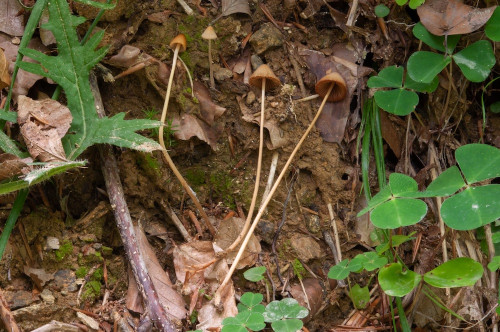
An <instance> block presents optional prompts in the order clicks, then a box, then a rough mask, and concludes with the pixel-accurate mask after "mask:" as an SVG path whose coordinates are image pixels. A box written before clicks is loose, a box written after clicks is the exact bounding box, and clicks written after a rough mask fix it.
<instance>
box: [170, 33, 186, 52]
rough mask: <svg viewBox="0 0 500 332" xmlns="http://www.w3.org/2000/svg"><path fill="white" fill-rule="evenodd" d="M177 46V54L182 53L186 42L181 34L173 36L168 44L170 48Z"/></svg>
mask: <svg viewBox="0 0 500 332" xmlns="http://www.w3.org/2000/svg"><path fill="white" fill-rule="evenodd" d="M177 45H179V46H180V48H179V52H184V51H185V50H186V47H187V40H186V36H184V35H183V34H182V33H180V34H178V35H177V36H175V38H174V39H172V41H171V42H170V47H171V48H176V47H177Z"/></svg>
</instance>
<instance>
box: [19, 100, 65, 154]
mask: <svg viewBox="0 0 500 332" xmlns="http://www.w3.org/2000/svg"><path fill="white" fill-rule="evenodd" d="M72 119H73V117H72V116H71V112H70V110H69V109H68V108H67V107H66V106H64V105H62V104H61V103H59V102H58V101H56V100H52V99H45V100H33V99H31V98H29V97H26V96H19V99H18V112H17V122H18V123H19V126H20V129H21V134H22V135H23V138H24V142H25V143H26V146H27V147H28V151H29V153H30V155H31V156H32V157H33V159H37V158H38V159H39V160H41V161H45V162H48V161H56V160H58V161H61V160H66V155H65V153H64V148H63V146H62V142H61V138H62V137H64V135H65V134H66V132H67V131H68V129H69V127H70V125H71V120H72Z"/></svg>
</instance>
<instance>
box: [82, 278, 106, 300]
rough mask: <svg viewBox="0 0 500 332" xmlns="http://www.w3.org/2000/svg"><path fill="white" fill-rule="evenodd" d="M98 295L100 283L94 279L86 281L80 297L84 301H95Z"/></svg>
mask: <svg viewBox="0 0 500 332" xmlns="http://www.w3.org/2000/svg"><path fill="white" fill-rule="evenodd" d="M99 296H101V283H100V282H99V281H96V280H91V281H89V282H87V283H86V284H85V289H84V291H83V294H82V299H83V300H86V301H95V300H96V299H98V298H99Z"/></svg>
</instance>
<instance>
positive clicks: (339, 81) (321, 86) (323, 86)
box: [214, 73, 347, 306]
mask: <svg viewBox="0 0 500 332" xmlns="http://www.w3.org/2000/svg"><path fill="white" fill-rule="evenodd" d="M264 82H265V81H264ZM263 85H265V83H263ZM315 90H316V93H317V94H319V95H320V96H322V97H323V102H322V103H321V106H320V107H319V109H318V112H317V113H316V116H315V117H314V119H313V120H312V121H311V124H310V125H309V127H307V129H306V132H305V133H304V135H302V137H301V138H300V140H299V143H297V145H296V146H295V148H294V149H293V151H292V153H291V154H290V157H288V160H287V161H286V163H285V166H284V167H283V169H282V170H281V173H280V175H279V176H278V178H277V179H276V182H275V183H274V185H273V187H272V188H271V190H270V191H269V194H268V195H267V197H266V198H265V200H264V201H263V202H262V204H261V206H260V208H259V211H258V212H257V215H256V216H255V219H254V220H253V222H252V225H251V226H250V229H249V230H248V232H247V234H246V236H245V239H244V240H243V243H242V244H241V247H240V249H239V250H238V253H237V254H236V257H235V258H234V261H233V263H232V265H231V268H230V269H229V272H228V273H227V274H226V277H225V278H224V280H223V281H222V283H221V284H220V286H219V288H218V289H217V291H216V292H215V297H214V304H215V306H218V305H220V302H221V296H222V292H223V291H224V288H225V287H226V285H227V283H228V282H229V280H230V279H231V276H232V275H233V273H234V270H235V269H236V266H238V263H239V261H240V259H241V256H242V255H243V252H244V251H245V248H246V246H247V244H248V241H249V240H250V237H251V236H252V234H253V232H254V231H255V228H256V227H257V224H258V223H259V220H260V218H261V217H262V215H263V214H264V211H265V210H266V208H267V205H268V204H269V202H270V201H271V198H272V197H273V195H274V193H275V192H276V189H277V188H278V186H279V184H280V182H281V180H282V179H283V176H284V175H285V173H286V172H287V170H288V167H289V166H290V164H291V162H292V160H293V157H295V154H296V153H297V151H298V150H299V148H300V146H301V145H302V143H303V142H304V140H305V139H306V137H307V136H308V135H309V132H310V131H311V130H312V128H313V127H314V125H315V124H316V121H317V120H318V118H319V116H320V114H321V112H322V111H323V108H324V107H325V104H326V102H327V101H331V102H335V101H340V100H342V99H344V98H345V96H346V95H347V86H346V83H345V81H344V79H343V78H342V76H340V74H338V73H327V74H326V75H325V76H323V77H322V78H321V79H320V80H319V81H318V82H317V83H316V86H315Z"/></svg>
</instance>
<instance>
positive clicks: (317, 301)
mask: <svg viewBox="0 0 500 332" xmlns="http://www.w3.org/2000/svg"><path fill="white" fill-rule="evenodd" d="M302 284H303V285H304V288H302V285H301V284H300V283H295V284H293V285H292V287H291V288H290V293H291V294H292V296H293V298H294V299H296V300H297V302H299V304H300V305H301V306H303V307H306V308H308V309H309V315H307V317H306V318H304V321H305V322H307V321H309V320H311V318H312V317H314V315H315V314H316V313H317V312H318V311H319V309H320V308H321V305H322V304H323V287H321V284H320V283H319V280H318V279H316V278H305V279H304V280H302ZM304 289H305V293H304ZM306 294H307V298H306ZM307 303H309V305H310V307H308V306H307Z"/></svg>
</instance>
